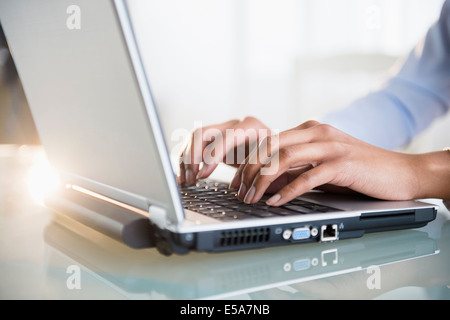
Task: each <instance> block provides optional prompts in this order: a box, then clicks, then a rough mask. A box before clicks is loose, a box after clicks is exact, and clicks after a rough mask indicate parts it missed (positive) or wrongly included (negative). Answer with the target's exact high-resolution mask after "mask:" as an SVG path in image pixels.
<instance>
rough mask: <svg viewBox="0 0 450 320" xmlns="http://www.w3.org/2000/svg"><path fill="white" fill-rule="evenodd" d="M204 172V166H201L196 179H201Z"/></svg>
mask: <svg viewBox="0 0 450 320" xmlns="http://www.w3.org/2000/svg"><path fill="white" fill-rule="evenodd" d="M204 171H205V166H203V167H202V168H201V169H200V171H199V172H198V173H197V179H202V178H203V172H204Z"/></svg>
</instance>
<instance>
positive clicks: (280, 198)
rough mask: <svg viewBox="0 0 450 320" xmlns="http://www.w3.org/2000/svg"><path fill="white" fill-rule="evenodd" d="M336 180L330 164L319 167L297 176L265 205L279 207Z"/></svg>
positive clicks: (334, 170)
mask: <svg viewBox="0 0 450 320" xmlns="http://www.w3.org/2000/svg"><path fill="white" fill-rule="evenodd" d="M335 178H336V169H335V168H334V166H333V165H331V164H328V163H327V164H323V165H319V166H317V167H315V168H312V169H311V170H308V171H306V172H304V173H303V174H301V175H299V176H298V177H297V178H296V179H295V180H294V181H292V182H291V183H289V184H287V185H286V186H284V187H283V188H282V189H281V190H279V191H278V192H277V193H276V194H274V195H273V196H272V197H271V198H269V199H268V200H267V201H266V203H267V204H268V205H271V206H280V205H282V204H285V203H286V202H289V201H291V200H292V199H294V198H296V197H298V196H300V195H302V194H304V193H305V192H308V191H310V190H312V189H314V188H316V187H318V186H321V185H323V184H326V183H329V182H331V181H333V180H334V179H335Z"/></svg>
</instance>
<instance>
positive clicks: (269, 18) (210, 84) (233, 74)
mask: <svg viewBox="0 0 450 320" xmlns="http://www.w3.org/2000/svg"><path fill="white" fill-rule="evenodd" d="M129 3H130V7H131V17H132V20H133V24H134V27H135V31H136V33H137V39H138V43H139V46H140V48H141V50H142V56H143V60H144V64H145V67H146V70H147V73H148V76H149V79H150V84H151V86H152V91H153V94H154V98H155V101H156V104H157V107H158V109H159V112H160V116H161V120H162V124H163V129H164V132H165V134H166V138H167V141H168V143H169V146H170V148H171V150H172V151H173V147H174V146H175V145H179V143H180V137H179V136H178V134H179V133H180V132H182V133H184V134H187V132H188V131H190V130H191V129H192V128H193V127H194V126H195V125H199V124H200V123H201V124H202V125H208V124H212V123H218V122H223V121H226V120H229V119H231V118H242V117H244V116H247V115H252V116H255V117H257V118H259V119H261V120H262V121H263V122H264V123H266V124H267V125H268V126H270V127H271V128H277V129H279V130H285V129H287V128H290V127H293V126H296V125H298V124H300V123H302V122H304V121H306V120H309V119H320V118H321V117H322V116H323V115H325V114H326V113H327V112H329V111H330V110H334V109H336V108H341V107H344V106H345V105H347V104H348V103H350V102H351V101H353V100H354V99H356V98H358V97H360V96H362V95H365V94H367V93H368V92H369V91H371V90H376V88H377V86H378V85H380V83H381V81H383V79H384V78H385V77H386V76H387V75H388V74H389V69H390V67H391V66H392V65H393V64H394V63H395V62H396V61H397V59H398V58H399V57H402V56H403V55H405V54H407V53H408V52H409V51H410V50H411V49H412V48H413V46H414V45H415V43H417V42H418V41H419V40H420V39H421V38H422V37H423V36H424V35H425V33H426V31H427V29H428V28H429V27H430V25H431V24H432V23H433V22H434V21H436V19H437V18H438V15H439V12H440V9H441V6H442V4H443V0H130V1H129ZM99 14H101V13H99ZM8 53H9V52H8V50H7V47H6V43H5V42H4V41H3V43H2V46H1V47H0V68H1V70H2V73H1V75H2V76H1V85H0V143H19V144H23V143H39V140H38V137H37V135H36V133H35V130H34V125H33V122H32V119H31V115H30V113H29V110H28V108H27V105H26V100H25V99H24V97H23V92H22V91H21V86H20V82H18V81H16V79H15V78H14V76H11V74H13V73H11V72H10V71H11V70H12V71H14V68H13V65H12V64H11V60H10V57H9V55H8ZM448 128H450V115H448V116H447V117H446V118H444V119H442V120H439V121H437V122H436V123H435V125H433V127H432V128H430V130H427V132H425V133H423V134H421V135H420V136H419V137H418V139H416V140H415V142H414V143H412V144H411V145H409V146H408V147H407V149H406V150H407V151H413V152H416V151H428V150H433V149H441V148H442V147H444V146H447V145H450V141H449V136H450V135H449V131H448V130H449V129H448ZM174 133H176V134H174ZM174 152H175V153H176V150H175V151H174Z"/></svg>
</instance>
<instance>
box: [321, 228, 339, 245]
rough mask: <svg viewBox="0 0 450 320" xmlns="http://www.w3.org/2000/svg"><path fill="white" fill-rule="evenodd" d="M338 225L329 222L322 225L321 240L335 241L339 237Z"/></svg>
mask: <svg viewBox="0 0 450 320" xmlns="http://www.w3.org/2000/svg"><path fill="white" fill-rule="evenodd" d="M338 234H339V231H338V227H337V224H328V225H323V226H321V227H320V241H321V242H327V241H335V240H337V239H338Z"/></svg>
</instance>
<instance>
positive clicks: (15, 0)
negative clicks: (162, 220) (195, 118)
mask: <svg viewBox="0 0 450 320" xmlns="http://www.w3.org/2000/svg"><path fill="white" fill-rule="evenodd" d="M0 19H1V23H2V25H3V28H4V30H5V34H6V37H7V39H8V42H9V46H10V49H11V52H12V55H13V58H14V61H15V63H16V66H17V69H18V73H19V76H20V79H21V81H22V84H23V87H24V90H25V94H26V97H27V99H28V102H29V105H30V109H31V112H32V114H33V118H34V120H35V123H36V127H37V129H38V132H39V136H40V139H41V141H42V144H43V145H44V148H45V150H46V153H47V156H48V158H49V161H50V163H51V164H52V166H53V167H54V168H55V169H56V170H57V171H58V172H59V173H60V176H61V178H62V180H63V182H64V183H68V184H75V185H78V186H81V187H83V188H87V189H89V190H92V191H95V192H97V193H100V194H102V195H105V196H108V197H111V198H114V199H116V200H118V201H121V202H125V203H127V204H130V205H133V206H135V207H138V208H140V209H143V210H148V209H149V206H151V205H156V206H157V207H159V208H162V209H163V210H164V211H165V212H166V213H167V218H168V219H169V220H170V222H172V223H174V224H177V223H179V222H180V221H182V219H183V218H184V214H183V210H182V206H181V203H180V201H179V197H178V191H177V185H176V181H175V177H174V174H173V171H172V167H171V165H170V160H169V156H168V152H167V149H166V145H165V142H164V137H163V134H162V130H161V127H160V125H159V121H158V117H157V113H156V109H155V106H154V104H153V101H152V98H151V94H150V90H149V86H148V83H147V79H146V75H145V73H144V69H143V67H142V64H141V60H140V57H139V53H138V49H137V45H136V42H135V39H134V35H133V31H132V27H131V23H130V21H129V17H128V13H127V9H126V4H125V1H112V0H96V1H91V0H76V1H74V0H69V1H67V0H45V1H35V0H12V1H0ZM77 19H78V20H77Z"/></svg>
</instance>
